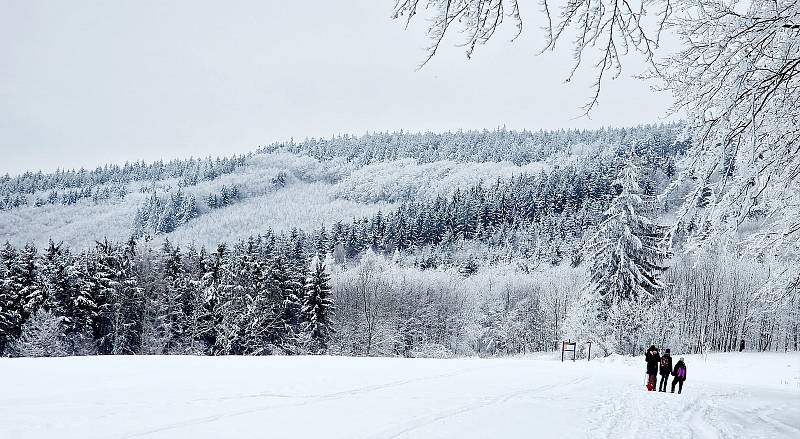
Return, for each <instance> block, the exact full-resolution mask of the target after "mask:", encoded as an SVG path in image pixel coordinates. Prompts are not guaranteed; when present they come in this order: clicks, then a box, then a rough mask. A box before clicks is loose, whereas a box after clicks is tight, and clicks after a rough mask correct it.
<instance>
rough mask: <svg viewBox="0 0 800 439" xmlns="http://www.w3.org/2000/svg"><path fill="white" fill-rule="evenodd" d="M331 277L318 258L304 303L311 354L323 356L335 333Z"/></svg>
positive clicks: (305, 329)
mask: <svg viewBox="0 0 800 439" xmlns="http://www.w3.org/2000/svg"><path fill="white" fill-rule="evenodd" d="M329 282H330V275H328V273H327V272H326V271H325V265H324V264H323V263H322V261H320V260H319V259H318V258H315V260H314V268H313V269H312V271H311V274H310V275H309V277H308V280H307V282H306V288H305V290H306V294H305V299H304V301H303V310H302V316H303V330H304V333H305V337H306V339H307V341H308V345H309V350H310V351H311V352H314V353H317V354H322V353H325V351H326V350H327V349H328V341H329V340H330V337H331V335H332V333H333V331H334V330H333V327H332V326H333V325H332V313H333V310H334V306H333V300H332V298H331V295H330V294H331V287H330V283H329Z"/></svg>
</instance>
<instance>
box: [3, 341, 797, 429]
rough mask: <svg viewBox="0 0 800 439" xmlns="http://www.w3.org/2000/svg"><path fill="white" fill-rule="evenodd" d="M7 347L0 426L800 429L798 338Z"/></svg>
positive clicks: (92, 427)
mask: <svg viewBox="0 0 800 439" xmlns="http://www.w3.org/2000/svg"><path fill="white" fill-rule="evenodd" d="M686 359H687V365H688V380H687V382H686V385H685V387H684V392H683V394H682V395H678V394H677V393H676V394H670V393H666V394H664V393H655V392H645V391H644V361H643V359H642V358H641V357H638V358H622V357H612V358H608V359H600V360H593V361H592V362H589V363H587V362H585V361H578V362H575V363H571V362H567V363H563V364H562V363H561V362H559V361H555V360H554V357H553V356H552V355H550V354H548V355H546V356H537V357H526V358H509V359H455V360H431V359H395V358H346V357H224V358H212V357H177V356H176V357H82V358H55V359H28V358H19V359H8V358H2V359H0V388H2V391H1V392H0V437H2V438H15V439H17V438H19V439H22V438H37V439H50V438H56V437H58V438H61V439H66V438H81V439H89V438H103V439H111V438H137V437H148V438H192V439H199V438H284V437H293V438H323V437H324V438H348V439H355V438H401V437H406V438H503V439H505V438H551V437H552V438H583V437H588V438H606V437H609V438H615V439H624V438H645V437H646V438H648V439H652V438H661V437H663V438H695V437H697V438H738V437H741V438H797V437H800V354H798V353H790V354H774V353H767V354H754V353H744V354H738V353H736V354H711V355H708V356H707V357H706V358H703V357H701V356H686Z"/></svg>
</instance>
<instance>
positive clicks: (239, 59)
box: [0, 0, 670, 174]
mask: <svg viewBox="0 0 800 439" xmlns="http://www.w3.org/2000/svg"><path fill="white" fill-rule="evenodd" d="M531 3H532V4H531V5H530V6H528V8H531V9H530V10H523V11H522V12H523V17H529V22H528V23H526V33H525V34H524V35H523V38H521V39H519V40H517V41H516V42H514V43H509V42H508V38H504V37H505V35H501V36H500V37H499V38H497V39H495V40H494V41H492V42H490V44H489V45H487V46H486V47H484V48H482V49H480V50H479V51H478V52H477V53H476V56H475V57H474V58H473V59H472V60H469V61H467V60H466V59H465V56H464V52H463V49H462V48H458V47H455V46H454V44H455V43H457V42H458V40H457V39H454V40H451V41H449V42H448V44H447V45H445V47H444V48H443V51H442V52H441V53H440V55H438V56H437V57H436V58H434V60H433V61H432V62H431V63H429V64H428V65H427V66H426V67H425V68H423V69H422V70H421V71H416V70H415V68H416V66H417V64H418V63H419V62H420V61H421V60H422V59H423V58H424V55H425V52H424V47H425V45H426V43H427V40H426V39H425V35H424V31H425V28H424V23H422V22H420V23H419V25H417V26H412V27H411V28H410V29H408V30H405V29H404V27H403V25H402V23H401V22H397V21H392V20H391V19H390V15H391V11H392V6H393V4H394V2H393V0H347V1H330V0H327V1H325V0H317V1H302V2H300V1H290V2H287V1H274V0H252V1H243V0H242V1H238V0H237V1H225V2H219V1H216V2H212V1H206V0H181V1H163V0H149V1H142V0H139V1H133V0H115V1H107V0H94V1H87V0H71V1H38V0H0V172H10V173H12V174H13V173H17V172H20V171H23V170H27V169H44V170H52V169H55V168H57V167H61V168H73V167H80V166H85V167H91V166H95V165H98V164H102V163H108V162H116V163H121V162H124V161H126V160H138V159H144V160H147V161H151V160H156V159H159V158H163V159H170V158H175V157H188V156H206V155H209V154H210V155H229V154H233V153H240V152H247V151H251V150H253V149H255V148H256V147H257V146H258V145H264V144H268V143H271V142H274V141H281V140H286V139H289V138H290V137H294V138H295V139H303V138H305V137H322V136H324V137H329V136H331V135H336V134H344V133H350V134H363V133H365V132H367V131H385V130H400V129H403V130H410V131H424V130H433V131H444V130H455V129H459V128H489V129H491V128H495V127H498V126H503V125H505V126H507V127H509V128H516V129H523V128H527V129H539V128H544V129H556V128H569V127H578V128H584V127H585V128H595V127H601V126H623V125H624V126H627V125H634V124H639V123H650V122H659V121H662V120H663V117H664V116H665V115H666V110H667V108H668V105H669V102H670V97H669V96H668V95H665V94H656V93H653V92H652V91H651V90H650V86H651V84H648V83H645V82H643V81H641V80H638V79H634V78H633V77H632V76H633V75H635V74H638V73H641V65H637V64H636V63H635V62H631V63H630V64H629V65H627V66H626V70H625V71H624V72H623V75H622V77H621V78H619V79H617V80H615V81H613V82H611V83H609V84H607V86H606V88H605V90H604V93H603V95H602V96H601V105H600V107H598V108H597V109H596V110H595V112H594V113H593V114H592V118H591V119H587V118H577V119H576V117H578V116H580V114H581V112H580V107H581V105H582V104H583V103H584V102H585V101H586V99H587V97H588V96H589V93H590V89H589V86H590V80H589V77H588V75H582V76H579V77H578V78H577V79H576V80H574V81H573V82H571V83H569V84H565V83H564V79H565V78H566V76H567V75H568V73H569V68H570V65H571V62H572V61H571V54H570V52H569V50H568V49H569V48H568V47H567V45H562V46H561V49H562V51H561V52H557V53H554V54H549V53H548V54H545V55H541V56H536V53H537V51H538V50H539V49H540V48H541V42H542V39H541V38H542V34H541V32H540V31H539V29H538V28H537V26H538V23H536V22H535V21H534V17H535V16H536V15H537V14H538V11H537V10H536V8H538V6H536V5H535V4H533V3H534V2H531Z"/></svg>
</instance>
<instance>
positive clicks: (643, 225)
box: [588, 152, 669, 308]
mask: <svg viewBox="0 0 800 439" xmlns="http://www.w3.org/2000/svg"><path fill="white" fill-rule="evenodd" d="M614 184H615V185H617V186H618V187H619V191H620V192H619V194H618V195H617V196H616V197H614V199H613V200H612V201H611V205H610V206H609V208H608V209H607V210H606V212H605V219H604V220H603V221H602V222H601V223H600V225H599V226H598V229H597V231H596V233H595V235H594V236H593V238H592V240H591V241H590V244H589V246H588V252H589V256H590V259H591V268H590V273H591V284H592V286H593V287H594V289H596V291H597V292H598V294H599V295H600V297H601V299H602V302H603V304H604V306H605V307H606V308H608V307H610V306H611V305H612V304H613V303H615V302H617V301H621V300H631V299H635V298H641V299H642V300H646V299H648V298H650V297H652V296H653V294H654V293H655V292H656V291H657V290H660V289H661V288H662V284H661V282H660V281H659V279H658V276H659V274H660V273H661V272H662V271H664V270H665V269H666V266H665V265H664V261H665V259H667V258H668V257H669V251H668V249H667V247H666V245H665V240H664V235H665V232H666V227H664V226H661V225H659V224H657V223H655V222H654V221H652V220H651V219H650V218H649V217H648V212H649V211H652V203H653V200H652V199H648V198H647V197H646V196H645V195H643V193H642V189H641V188H640V186H639V168H638V162H637V157H636V155H635V154H634V153H633V152H631V153H630V155H629V157H628V160H627V162H626V163H625V166H624V167H623V168H622V169H621V171H620V173H619V175H618V177H617V178H616V180H614Z"/></svg>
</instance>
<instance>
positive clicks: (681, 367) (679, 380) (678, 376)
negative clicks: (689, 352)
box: [672, 357, 686, 395]
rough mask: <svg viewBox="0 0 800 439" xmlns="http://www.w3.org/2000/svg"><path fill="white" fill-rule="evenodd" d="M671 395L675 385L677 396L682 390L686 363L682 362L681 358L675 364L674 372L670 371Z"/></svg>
mask: <svg viewBox="0 0 800 439" xmlns="http://www.w3.org/2000/svg"><path fill="white" fill-rule="evenodd" d="M672 376H673V377H674V378H672V393H675V384H677V385H678V394H679V395H680V393H681V390H683V382H684V381H686V363H684V362H683V357H681V359H680V360H678V362H677V363H675V370H673V371H672Z"/></svg>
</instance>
